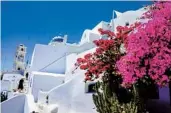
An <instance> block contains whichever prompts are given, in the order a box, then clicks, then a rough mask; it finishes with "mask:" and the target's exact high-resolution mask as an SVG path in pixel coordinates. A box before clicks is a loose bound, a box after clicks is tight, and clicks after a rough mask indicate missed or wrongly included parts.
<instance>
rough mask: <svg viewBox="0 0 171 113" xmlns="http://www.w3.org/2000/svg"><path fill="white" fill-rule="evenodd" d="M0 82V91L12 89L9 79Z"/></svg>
mask: <svg viewBox="0 0 171 113" xmlns="http://www.w3.org/2000/svg"><path fill="white" fill-rule="evenodd" d="M0 84H1V86H0V89H1V91H4V90H6V91H11V90H12V84H11V82H10V81H8V80H3V81H0Z"/></svg>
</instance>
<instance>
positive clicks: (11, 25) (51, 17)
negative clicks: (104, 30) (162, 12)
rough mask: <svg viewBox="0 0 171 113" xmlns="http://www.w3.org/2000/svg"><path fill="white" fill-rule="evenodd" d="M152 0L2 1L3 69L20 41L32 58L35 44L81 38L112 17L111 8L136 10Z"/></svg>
mask: <svg viewBox="0 0 171 113" xmlns="http://www.w3.org/2000/svg"><path fill="white" fill-rule="evenodd" d="M149 3H151V2H148V1H146V2H142V1H141V2H138V1H137V2H136V1H130V2H129V1H127V2H125V1H124V2H123V1H122V2H116V1H113V2H35V1H33V2H1V8H2V9H1V24H2V25H1V28H2V30H1V35H2V36H1V43H2V44H1V46H2V47H1V49H2V59H1V61H2V65H1V66H2V69H4V70H7V69H8V70H10V69H12V66H13V61H14V54H15V51H16V47H17V45H19V44H24V45H26V46H27V55H26V59H29V61H30V60H31V55H32V51H33V49H34V45H35V44H37V43H40V44H48V42H49V41H50V40H51V39H52V38H53V37H54V36H57V35H59V34H62V35H64V34H67V35H68V42H70V43H74V42H79V41H80V38H81V35H82V33H83V31H84V30H85V29H87V28H88V29H92V28H93V27H94V26H96V25H97V24H98V23H99V22H100V21H102V20H104V21H109V20H110V19H111V17H112V10H118V11H120V12H124V11H127V10H136V9H138V8H141V7H142V6H143V5H146V4H149Z"/></svg>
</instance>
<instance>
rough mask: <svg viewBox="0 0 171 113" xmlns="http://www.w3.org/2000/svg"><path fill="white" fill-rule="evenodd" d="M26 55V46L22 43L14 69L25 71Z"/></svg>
mask: <svg viewBox="0 0 171 113" xmlns="http://www.w3.org/2000/svg"><path fill="white" fill-rule="evenodd" d="M25 55H26V47H25V46H24V45H23V44H20V45H19V46H18V47H17V50H16V53H15V58H14V70H15V71H21V72H24V70H25Z"/></svg>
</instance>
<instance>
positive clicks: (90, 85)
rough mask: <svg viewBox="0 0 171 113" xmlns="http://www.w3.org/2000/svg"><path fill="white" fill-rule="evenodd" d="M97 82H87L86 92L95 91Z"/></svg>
mask: <svg viewBox="0 0 171 113" xmlns="http://www.w3.org/2000/svg"><path fill="white" fill-rule="evenodd" d="M95 84H96V82H87V83H85V92H86V93H95V89H94V88H95Z"/></svg>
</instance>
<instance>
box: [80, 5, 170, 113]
mask: <svg viewBox="0 0 171 113" xmlns="http://www.w3.org/2000/svg"><path fill="white" fill-rule="evenodd" d="M141 19H147V20H148V22H147V23H135V24H132V25H130V26H124V27H122V26H118V27H117V31H116V32H115V33H114V32H111V31H110V30H107V31H104V30H103V29H99V32H100V33H101V35H107V36H108V39H107V40H105V39H100V40H96V41H94V43H95V44H96V46H97V49H96V51H95V52H94V53H90V54H87V55H85V56H84V58H79V59H78V60H77V61H78V62H77V66H79V67H80V68H81V69H82V70H86V73H85V81H94V80H99V82H98V86H99V87H97V86H96V92H97V93H98V96H95V95H94V103H95V105H96V107H97V110H98V112H100V113H115V112H114V111H112V109H113V107H114V109H115V110H116V109H117V106H116V105H114V104H112V103H114V101H118V102H119V104H117V105H118V106H119V108H120V109H121V108H123V106H125V104H123V103H128V104H129V105H130V106H134V107H129V108H130V109H134V110H133V111H134V112H135V113H136V112H139V113H141V112H144V111H143V110H142V111H141V110H140V109H139V107H140V106H138V102H136V101H135V100H132V99H130V100H129V99H127V98H124V97H129V98H134V99H135V93H134V92H132V89H136V88H135V87H134V86H135V85H137V84H139V83H142V82H143V83H145V84H147V85H146V87H148V84H150V83H151V82H152V83H154V84H157V85H158V86H165V85H166V84H168V82H169V76H170V75H169V74H170V72H171V2H155V3H154V4H153V5H151V6H150V7H149V9H148V11H147V12H146V13H145V14H143V15H142V18H141ZM123 48H124V50H125V51H122V49H123ZM99 84H100V85H99ZM133 87H134V88H133ZM99 89H101V90H102V91H101V93H99ZM130 93H131V94H132V96H131V95H129V94H130ZM115 97H116V98H115ZM100 100H101V101H102V100H103V104H100V103H99V102H100ZM128 100H129V101H128ZM138 101H139V100H138ZM132 102H134V104H133V105H132V104H130V103H132ZM140 104H141V103H140ZM142 104H143V103H142ZM121 106H122V107H121ZM98 107H105V108H106V111H103V109H100V108H98ZM137 107H138V108H137ZM126 109H127V108H125V109H123V111H116V113H122V112H125V113H127V112H128V113H129V112H130V111H126ZM136 109H138V110H136ZM133 111H132V113H133Z"/></svg>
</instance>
